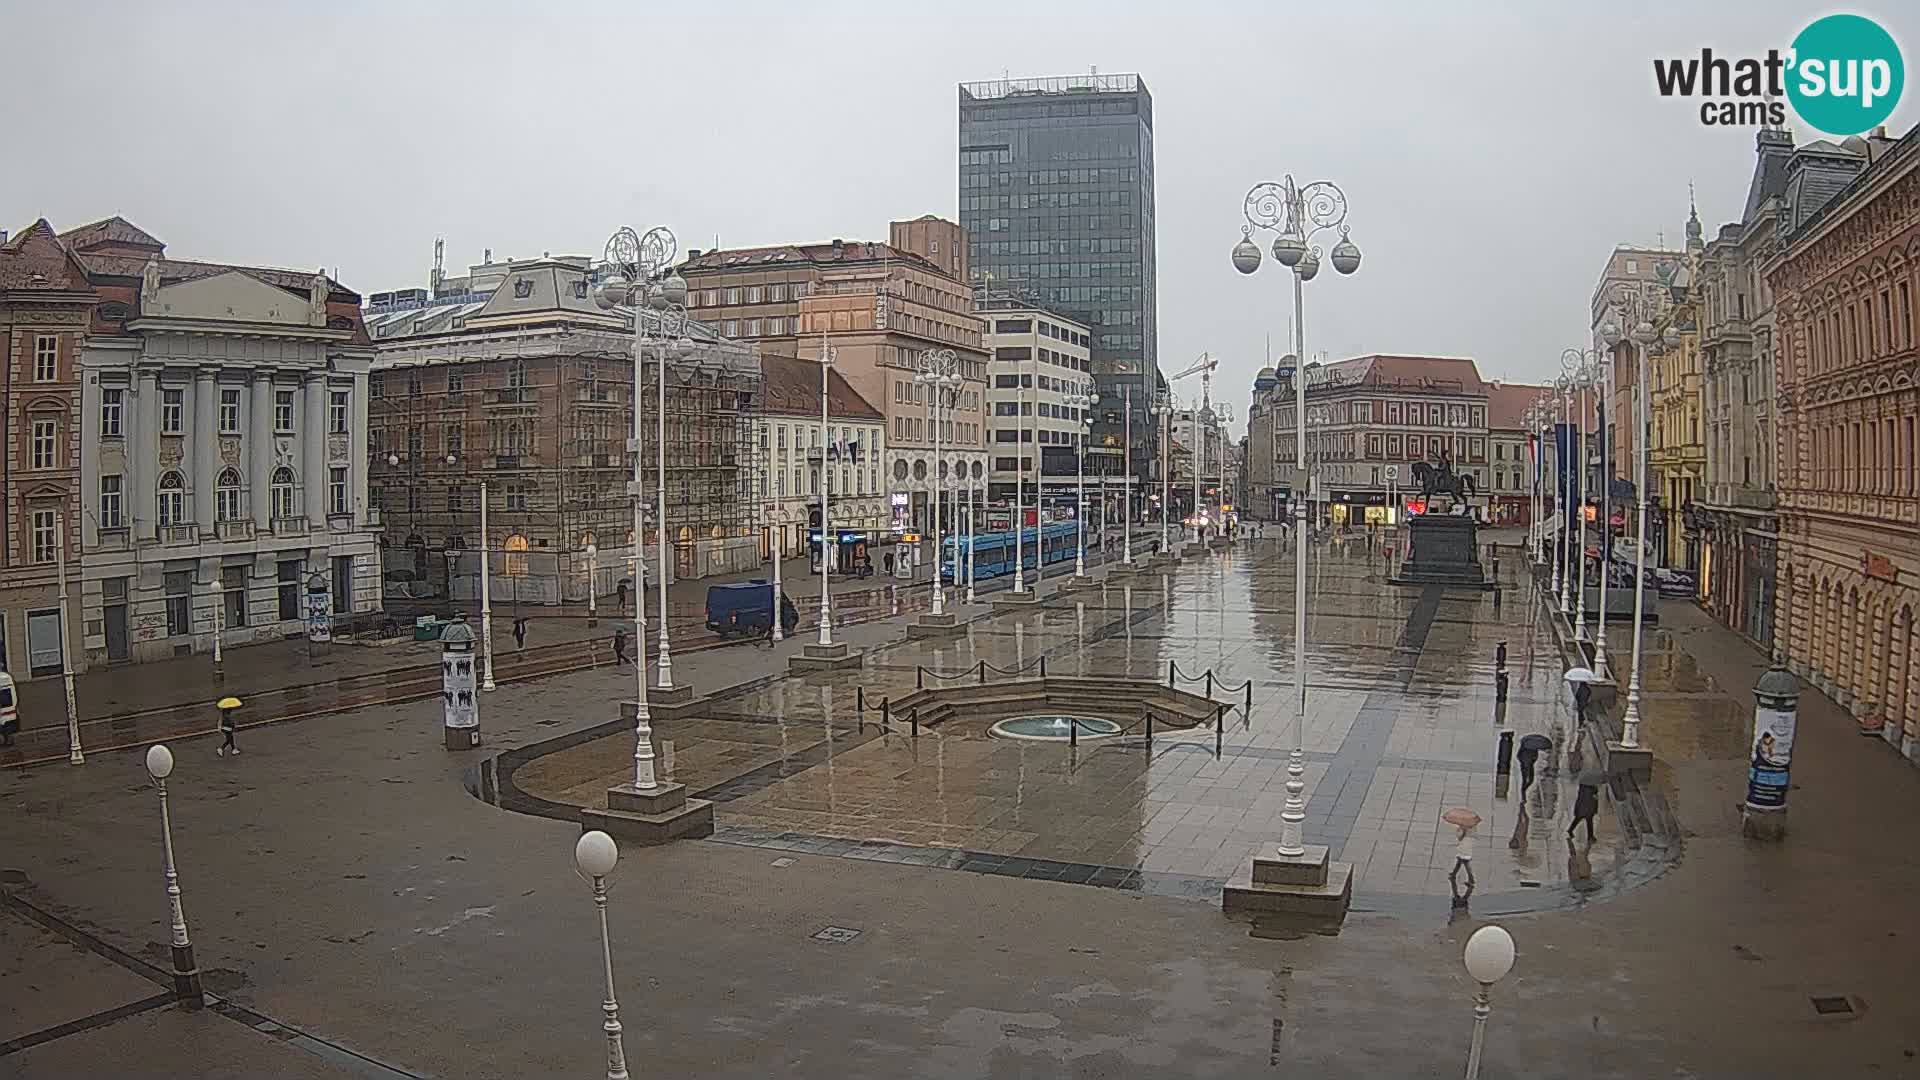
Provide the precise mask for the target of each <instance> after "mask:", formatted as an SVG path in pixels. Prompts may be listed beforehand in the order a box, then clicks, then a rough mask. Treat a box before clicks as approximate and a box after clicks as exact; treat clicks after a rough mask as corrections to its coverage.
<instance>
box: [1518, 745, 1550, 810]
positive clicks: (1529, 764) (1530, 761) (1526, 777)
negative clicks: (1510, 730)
mask: <svg viewBox="0 0 1920 1080" xmlns="http://www.w3.org/2000/svg"><path fill="white" fill-rule="evenodd" d="M1551 749H1553V740H1552V739H1549V738H1547V737H1546V736H1545V735H1538V734H1535V735H1527V736H1524V737H1523V738H1521V740H1520V753H1519V755H1518V756H1519V758H1520V794H1521V795H1522V796H1524V795H1526V793H1527V789H1528V788H1530V787H1532V786H1533V766H1534V762H1536V761H1538V760H1539V759H1540V752H1541V751H1542V750H1551Z"/></svg>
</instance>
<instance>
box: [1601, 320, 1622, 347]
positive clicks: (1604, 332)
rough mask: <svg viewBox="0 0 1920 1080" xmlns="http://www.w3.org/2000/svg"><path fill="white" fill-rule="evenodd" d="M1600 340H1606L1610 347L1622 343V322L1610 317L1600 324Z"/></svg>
mask: <svg viewBox="0 0 1920 1080" xmlns="http://www.w3.org/2000/svg"><path fill="white" fill-rule="evenodd" d="M1600 340H1601V341H1604V342H1606V343H1607V348H1609V349H1611V348H1613V347H1614V346H1615V345H1618V344H1620V324H1619V323H1617V322H1614V321H1613V320H1612V319H1608V320H1607V321H1606V322H1603V323H1601V324H1600Z"/></svg>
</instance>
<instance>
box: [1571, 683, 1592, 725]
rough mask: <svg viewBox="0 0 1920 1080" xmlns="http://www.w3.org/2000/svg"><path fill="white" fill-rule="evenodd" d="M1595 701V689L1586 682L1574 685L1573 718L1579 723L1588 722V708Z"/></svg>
mask: <svg viewBox="0 0 1920 1080" xmlns="http://www.w3.org/2000/svg"><path fill="white" fill-rule="evenodd" d="M1592 701H1593V687H1592V686H1590V685H1588V684H1587V683H1584V682H1576V683H1574V684H1573V718H1574V720H1575V721H1576V722H1578V723H1582V724H1584V723H1586V722H1587V706H1588V704H1590V703H1591V702H1592Z"/></svg>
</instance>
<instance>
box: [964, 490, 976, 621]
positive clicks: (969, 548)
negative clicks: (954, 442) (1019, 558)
mask: <svg viewBox="0 0 1920 1080" xmlns="http://www.w3.org/2000/svg"><path fill="white" fill-rule="evenodd" d="M964 468H965V469H966V473H967V519H966V526H967V603H969V604H971V603H973V602H974V596H973V485H974V476H973V467H972V466H971V465H967V466H964Z"/></svg>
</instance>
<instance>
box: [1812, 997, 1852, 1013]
mask: <svg viewBox="0 0 1920 1080" xmlns="http://www.w3.org/2000/svg"><path fill="white" fill-rule="evenodd" d="M1807 1000H1808V1001H1811V1002H1813V1011H1814V1012H1817V1013H1819V1014H1820V1015H1821V1016H1846V1015H1849V1014H1851V1013H1852V1012H1853V1002H1851V1001H1848V1000H1847V999H1846V998H1844V997H1811V998H1808V999H1807Z"/></svg>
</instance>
